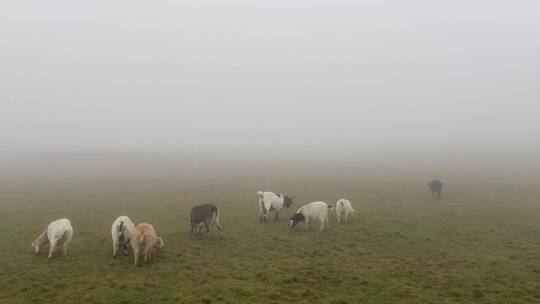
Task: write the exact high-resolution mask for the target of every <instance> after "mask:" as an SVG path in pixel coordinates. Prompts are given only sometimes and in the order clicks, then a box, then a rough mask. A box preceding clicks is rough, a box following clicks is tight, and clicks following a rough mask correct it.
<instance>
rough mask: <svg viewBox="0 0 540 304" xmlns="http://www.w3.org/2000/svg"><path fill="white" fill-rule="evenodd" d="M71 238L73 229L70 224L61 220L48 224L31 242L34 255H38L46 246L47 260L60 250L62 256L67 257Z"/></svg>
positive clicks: (65, 220)
mask: <svg viewBox="0 0 540 304" xmlns="http://www.w3.org/2000/svg"><path fill="white" fill-rule="evenodd" d="M72 238H73V227H71V222H70V221H69V220H68V219H66V218H63V219H59V220H56V221H54V222H52V223H50V224H49V226H47V229H45V231H43V232H42V233H41V234H40V235H39V236H38V237H37V239H35V240H34V241H33V242H32V247H33V248H34V251H35V253H36V254H38V253H39V252H40V251H41V249H43V248H44V247H45V246H46V245H47V244H48V245H49V255H48V256H47V260H48V259H50V258H51V257H52V256H53V254H54V253H55V252H56V251H59V250H62V253H63V254H64V256H67V250H68V245H69V243H70V242H71V239H72Z"/></svg>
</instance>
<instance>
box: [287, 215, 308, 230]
mask: <svg viewBox="0 0 540 304" xmlns="http://www.w3.org/2000/svg"><path fill="white" fill-rule="evenodd" d="M305 220H306V218H305V217H304V215H303V214H302V213H295V214H294V215H293V216H292V217H291V219H290V220H289V230H292V229H293V228H294V226H296V225H297V224H298V223H300V222H303V221H305Z"/></svg>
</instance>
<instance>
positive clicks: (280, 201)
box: [257, 191, 294, 222]
mask: <svg viewBox="0 0 540 304" xmlns="http://www.w3.org/2000/svg"><path fill="white" fill-rule="evenodd" d="M257 194H258V195H259V221H260V222H266V217H267V215H268V213H269V212H270V211H272V210H274V211H275V212H276V217H275V220H276V221H277V220H278V215H279V211H280V210H281V209H283V208H289V207H290V206H291V205H292V204H293V203H294V201H293V198H292V197H289V196H287V195H283V194H281V193H277V194H276V193H274V192H262V191H259V192H257Z"/></svg>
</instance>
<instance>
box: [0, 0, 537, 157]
mask: <svg viewBox="0 0 540 304" xmlns="http://www.w3.org/2000/svg"><path fill="white" fill-rule="evenodd" d="M0 37H1V39H0V113H1V114H0V115H1V116H0V149H2V150H6V149H8V150H17V149H19V150H40V149H75V150H84V149H98V150H99V149H105V150H143V149H144V150H154V149H156V150H196V151H202V150H247V151H250V150H260V151H264V150H274V151H292V150H302V149H308V150H329V149H337V150H340V149H347V150H362V149H374V150H377V149H381V151H382V150H392V149H400V148H408V149H410V148H418V149H421V148H426V147H458V148H459V147H477V146H478V147H482V146H485V147H494V148H498V147H507V148H520V149H521V148H523V149H537V148H538V147H539V146H540V119H539V118H540V1H537V0H530V1H519V0H516V1H507V0H505V1H493V0H490V1H480V0H476V1H474V0H466V1H459V0H451V1H450V0H448V1H433V0H425V1H419V0H408V1H403V0H396V1H381V0H372V1H312V0H309V1H308V0H299V1H290V0H287V1H252V0H251V1H236V0H235V1H200V0H197V1H133V0H129V1H127V0H122V1H109V0H107V1H96V0H93V1H51V0H48V1H43V0H39V1H24V0H3V1H1V2H0Z"/></svg>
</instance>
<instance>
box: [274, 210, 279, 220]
mask: <svg viewBox="0 0 540 304" xmlns="http://www.w3.org/2000/svg"><path fill="white" fill-rule="evenodd" d="M278 216H279V211H278V210H277V209H276V218H275V221H276V222H277V220H278Z"/></svg>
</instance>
